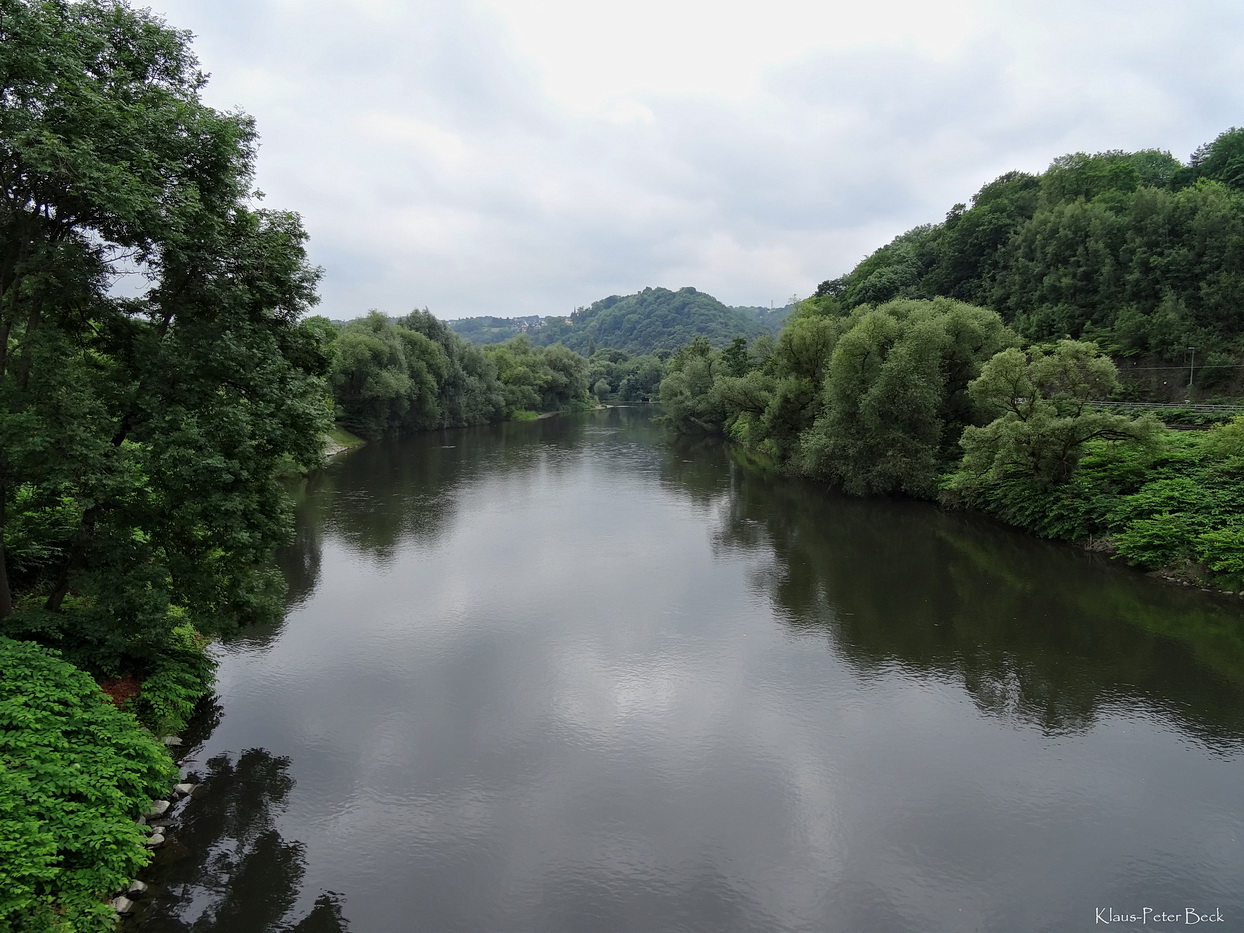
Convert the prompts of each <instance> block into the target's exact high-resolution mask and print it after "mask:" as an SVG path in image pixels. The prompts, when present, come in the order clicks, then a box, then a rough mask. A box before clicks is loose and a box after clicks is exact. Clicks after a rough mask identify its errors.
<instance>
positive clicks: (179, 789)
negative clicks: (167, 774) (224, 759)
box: [173, 784, 199, 797]
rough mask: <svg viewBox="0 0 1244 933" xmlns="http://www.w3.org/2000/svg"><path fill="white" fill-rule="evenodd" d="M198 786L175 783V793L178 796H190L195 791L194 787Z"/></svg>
mask: <svg viewBox="0 0 1244 933" xmlns="http://www.w3.org/2000/svg"><path fill="white" fill-rule="evenodd" d="M198 786H199V785H198V784H174V785H173V793H175V794H176V795H177V796H178V797H189V796H190V795H191V794H193V793H194V789H195V788H196V787H198Z"/></svg>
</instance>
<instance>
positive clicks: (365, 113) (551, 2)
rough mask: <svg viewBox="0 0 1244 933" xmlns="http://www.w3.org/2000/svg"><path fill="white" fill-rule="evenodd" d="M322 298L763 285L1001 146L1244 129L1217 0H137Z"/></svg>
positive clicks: (1234, 12) (811, 274)
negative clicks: (196, 74) (304, 233)
mask: <svg viewBox="0 0 1244 933" xmlns="http://www.w3.org/2000/svg"><path fill="white" fill-rule="evenodd" d="M151 4H152V8H153V10H154V11H155V12H156V13H158V14H161V15H163V16H164V17H165V18H166V19H167V21H168V23H169V24H170V25H171V26H175V27H177V28H181V29H189V30H191V31H192V32H193V33H194V34H195V36H196V39H195V43H194V47H195V50H196V52H197V54H198V56H199V58H200V60H201V62H202V65H203V67H204V69H205V70H206V71H208V72H210V73H211V74H212V79H211V81H210V83H209V85H208V88H207V90H206V93H205V99H206V100H207V102H208V103H210V104H212V105H213V106H216V107H219V108H224V109H228V108H241V109H243V110H245V111H247V112H249V113H251V114H253V115H254V116H255V117H256V119H257V120H258V124H259V132H260V135H261V138H262V148H261V149H260V154H259V187H260V188H261V189H262V190H263V191H265V192H266V193H267V201H266V204H267V205H268V206H270V207H274V208H282V209H290V210H295V211H298V212H299V213H300V214H302V216H303V220H304V223H305V225H306V227H307V229H308V231H309V232H310V234H311V255H312V259H313V260H314V261H315V262H316V263H318V264H319V265H321V266H323V267H324V270H325V271H324V279H323V283H322V286H321V293H322V295H323V303H322V305H321V307H320V311H321V312H322V313H325V314H328V315H329V316H330V317H336V318H348V317H355V316H357V315H359V314H362V313H364V312H366V311H367V310H368V309H370V308H378V309H380V310H383V311H386V312H388V313H393V314H399V313H404V312H406V311H409V310H410V309H412V308H416V307H420V308H421V307H428V308H430V309H431V310H432V311H433V312H434V313H435V314H437V315H438V316H440V317H443V318H456V317H465V316H470V315H478V314H496V315H502V316H511V315H519V314H567V313H569V312H571V311H572V310H573V309H574V308H575V307H576V306H580V305H586V304H589V303H591V302H592V301H595V300H596V299H598V298H603V297H605V296H607V295H610V294H629V293H632V292H635V291H637V290H639V289H641V288H643V287H644V286H648V285H651V286H665V287H667V288H680V287H682V286H684V285H692V286H695V287H696V288H698V289H700V290H701V291H706V292H709V293H711V294H713V295H716V296H717V297H718V298H720V299H722V300H723V301H725V302H726V303H727V304H733V305H766V306H767V305H768V304H769V303H770V302H771V301H772V302H773V303H774V304H776V305H781V304H784V303H785V302H786V300H787V299H789V298H790V297H791V296H792V295H794V294H798V295H799V296H801V297H804V296H806V295H808V294H810V293H811V292H812V291H813V290H814V289H815V287H816V285H817V283H818V282H820V281H822V280H824V279H827V278H832V277H835V276H837V275H840V274H842V273H843V272H846V271H848V270H849V269H850V268H851V267H852V266H854V265H855V263H856V262H858V261H859V260H860V259H862V258H863V257H864V256H865V255H867V254H868V253H869V252H871V251H872V250H874V249H876V248H877V247H878V246H881V245H883V244H884V243H886V242H888V241H889V240H890V239H892V238H893V237H894V236H896V235H897V234H899V233H901V232H903V231H904V230H907V229H909V228H911V227H913V226H915V225H917V224H921V223H928V222H933V221H939V220H941V219H942V218H943V217H944V216H945V213H946V211H947V210H948V209H949V208H950V207H951V205H953V204H954V203H955V202H956V201H965V202H966V201H968V200H969V199H970V197H971V195H972V194H973V193H974V192H975V191H976V190H977V189H979V188H980V187H981V185H983V184H984V183H986V182H988V181H990V180H992V179H993V178H995V177H997V176H998V175H1000V174H1001V173H1003V172H1005V171H1009V170H1011V169H1024V170H1027V171H1032V172H1039V171H1042V170H1044V168H1045V167H1046V166H1047V165H1048V164H1049V162H1050V160H1051V159H1053V158H1054V157H1056V156H1058V155H1061V154H1063V153H1066V152H1074V151H1087V152H1097V151H1101V150H1104V149H1128V150H1134V149H1144V148H1158V149H1165V150H1168V151H1170V152H1171V153H1172V154H1173V155H1175V156H1176V157H1178V158H1180V159H1183V160H1186V159H1187V157H1188V155H1189V153H1190V152H1191V151H1192V150H1193V149H1194V148H1195V147H1196V146H1197V145H1199V144H1200V143H1203V142H1207V141H1209V140H1212V139H1213V138H1214V137H1215V136H1217V135H1218V133H1220V132H1221V131H1222V130H1224V129H1227V128H1228V127H1230V126H1233V125H1237V124H1244V81H1241V80H1240V75H1241V74H1244V4H1241V3H1239V2H1238V0H1221V2H1219V0H1184V2H1180V3H1172V2H1170V0H1161V2H1155V0H1126V2H1122V0H1108V2H1106V0H1074V2H1067V0H1041V2H1014V3H1011V2H1004V0H976V2H974V0H942V2H927V0H924V2H886V0H880V2H877V0H874V2H871V3H868V4H863V3H853V4H850V5H847V4H837V3H832V2H824V0H822V2H819V3H813V2H795V0H767V2H766V3H764V4H760V3H758V2H752V3H748V4H741V5H738V6H734V7H732V6H731V5H728V4H723V3H720V2H714V3H709V2H706V0H627V2H626V3H618V2H615V0H596V2H585V0H457V2H454V0H353V2H350V0H332V2H329V0H210V2H209V0H151Z"/></svg>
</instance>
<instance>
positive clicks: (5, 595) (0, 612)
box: [0, 483, 13, 619]
mask: <svg viewBox="0 0 1244 933" xmlns="http://www.w3.org/2000/svg"><path fill="white" fill-rule="evenodd" d="M7 494H8V490H7V489H5V488H4V484H3V483H0V619H4V618H7V617H8V616H10V615H12V613H13V592H12V591H11V590H10V589H9V567H8V564H7V563H6V561H5V556H4V519H5V513H4V497H5V496H6V495H7Z"/></svg>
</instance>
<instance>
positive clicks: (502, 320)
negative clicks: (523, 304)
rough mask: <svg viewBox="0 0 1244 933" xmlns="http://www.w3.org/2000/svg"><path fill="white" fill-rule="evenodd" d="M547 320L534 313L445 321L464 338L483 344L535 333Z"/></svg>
mask: <svg viewBox="0 0 1244 933" xmlns="http://www.w3.org/2000/svg"><path fill="white" fill-rule="evenodd" d="M547 320H549V318H543V317H540V315H538V314H532V315H528V316H527V317H465V318H462V319H461V320H459V321H446V322H445V323H446V324H448V325H449V329H450V330H452V331H453V332H454V333H456V334H457V335H458V336H459V337H461V338H462V339H463V340H469V341H470V342H471V343H474V344H477V345H480V346H482V345H484V344H487V343H505V342H506V341H507V340H509V339H510V338H511V337H517V336H518V335H519V334H526V333H534V331H535V330H536V329H538V328H539V327H540V326H541V325H542V324H543V323H544V322H545V321H547Z"/></svg>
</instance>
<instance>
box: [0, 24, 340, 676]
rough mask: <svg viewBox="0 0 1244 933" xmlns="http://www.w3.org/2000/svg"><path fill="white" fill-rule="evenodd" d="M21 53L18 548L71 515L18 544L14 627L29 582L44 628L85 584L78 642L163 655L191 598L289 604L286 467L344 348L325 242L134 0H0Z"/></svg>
mask: <svg viewBox="0 0 1244 933" xmlns="http://www.w3.org/2000/svg"><path fill="white" fill-rule="evenodd" d="M0 49H3V53H2V54H0V178H2V179H3V183H4V197H3V201H2V202H0V533H3V537H2V538H0V540H3V539H7V538H8V537H9V534H8V532H9V527H10V523H11V522H12V521H13V520H14V516H15V512H16V510H17V509H18V508H19V505H18V504H19V502H20V503H22V504H21V506H20V508H21V509H22V510H33V511H35V512H40V511H43V512H47V511H48V510H52V509H55V510H57V514H58V515H59V516H60V518H61V519H62V520H61V521H60V522H59V524H58V525H57V527H58V528H59V529H60V532H59V536H58V537H57V538H55V539H54V540H48V541H45V542H44V545H45V550H46V551H47V552H48V554H47V559H46V560H45V561H44V562H43V563H42V564H40V565H39V567H38V568H37V569H36V570H33V571H30V572H28V573H24V574H23V575H22V576H21V577H20V578H11V576H10V571H11V570H12V569H13V568H12V567H11V566H10V564H9V562H8V561H7V560H6V559H4V554H3V550H2V547H3V546H2V545H0V618H3V617H5V616H9V615H10V614H11V613H12V612H13V610H14V605H15V603H14V599H13V596H14V586H11V580H12V583H13V584H15V588H16V589H17V595H19V596H26V597H28V598H27V599H26V600H25V601H24V602H23V603H22V611H23V619H25V620H26V623H27V624H30V625H34V626H35V627H36V628H38V629H39V630H40V631H44V632H47V631H49V630H55V629H57V628H58V627H59V628H63V627H64V626H63V625H62V624H61V623H58V622H56V621H55V617H57V616H60V615H61V614H62V613H63V611H64V609H65V608H66V606H67V603H66V599H67V597H68V596H69V595H71V594H72V595H74V596H75V597H76V598H77V599H78V600H79V603H80V605H81V606H83V607H84V613H85V617H86V618H87V619H88V620H89V622H90V624H89V625H83V626H80V627H79V629H78V632H77V634H78V635H80V636H81V637H84V638H86V637H91V638H95V639H96V640H97V641H98V642H99V644H100V646H101V648H102V649H104V650H105V652H106V653H108V654H111V656H114V657H115V656H117V655H118V654H120V653H128V654H129V655H130V656H138V657H143V656H148V655H150V654H151V653H152V652H155V651H158V650H159V645H160V644H161V640H162V639H163V638H164V637H166V635H167V632H168V631H169V630H170V628H171V626H172V624H173V623H172V621H171V615H172V613H171V612H170V609H171V607H186V608H188V609H190V610H191V611H192V614H193V617H194V619H195V621H196V623H197V624H198V625H200V626H201V628H202V629H204V630H206V631H209V632H221V631H227V630H229V628H230V627H231V626H233V625H235V624H236V623H237V622H238V621H239V620H241V619H245V618H253V617H255V616H256V615H258V614H263V613H265V612H271V611H275V610H276V609H277V608H278V604H277V601H276V600H275V594H276V588H277V580H278V578H277V576H276V575H275V573H274V572H273V570H272V569H271V567H270V563H269V558H270V555H271V552H272V549H273V548H274V547H275V546H276V545H277V544H279V543H281V542H282V541H283V540H284V538H285V536H286V534H287V532H288V530H289V509H288V505H287V502H286V499H285V496H284V494H283V492H282V490H281V487H280V485H279V483H278V480H277V473H278V470H280V469H281V468H283V467H286V466H288V465H289V464H294V465H309V464H312V463H314V462H316V461H317V460H318V458H319V456H320V452H321V446H322V436H323V435H322V432H323V428H324V426H325V424H326V419H327V415H328V411H327V409H326V407H325V405H324V398H325V396H326V389H325V385H324V383H323V380H322V374H323V372H324V370H325V368H326V364H327V360H326V357H325V354H324V352H323V342H322V339H321V336H320V335H317V333H316V332H315V331H314V330H313V329H309V328H306V327H304V326H303V325H302V324H301V323H300V317H301V316H302V314H303V313H304V311H305V310H306V309H307V308H308V307H309V306H310V305H311V304H313V303H314V302H315V301H316V295H315V285H316V282H317V279H318V275H319V273H318V270H316V269H314V268H312V267H311V266H310V265H309V264H308V263H307V259H306V254H305V240H306V234H305V233H304V232H303V229H302V227H301V224H300V222H299V220H298V218H297V217H296V216H295V215H293V214H289V213H283V212H277V211H265V210H259V209H257V208H256V207H255V206H254V201H253V193H252V182H253V168H254V154H255V144H256V135H255V129H254V125H253V123H252V121H251V119H250V118H249V117H248V116H246V115H244V114H240V113H220V112H218V111H216V110H213V109H212V108H210V107H208V106H206V105H205V104H203V103H202V102H201V100H200V99H199V93H200V91H201V89H202V87H203V85H204V82H205V78H204V76H203V75H202V74H201V72H199V70H198V67H197V63H196V61H195V59H194V56H193V54H192V53H191V51H190V48H189V44H188V34H186V33H183V32H178V31H176V30H173V29H169V28H168V27H167V26H166V25H165V24H164V23H163V22H162V21H161V20H159V19H158V18H156V17H155V16H153V15H152V14H151V13H150V12H147V11H135V10H132V9H130V8H129V7H128V6H126V5H125V4H124V3H122V2H110V0H84V2H67V0H39V2H23V0H0ZM134 270H138V274H139V275H138V277H140V278H142V279H144V280H145V281H146V283H147V288H146V290H145V291H144V292H143V293H142V294H140V295H138V296H137V297H120V296H119V295H118V294H117V293H116V292H115V291H114V290H113V288H112V286H113V285H114V284H115V283H116V282H117V281H118V280H119V279H120V277H121V276H122V275H126V274H131V275H133V274H134ZM66 517H67V518H66ZM28 524H29V523H28ZM35 595H38V596H40V597H41V599H42V607H41V609H37V608H36V603H35V602H33V601H32V599H31V597H34V596H35ZM40 613H42V614H43V615H42V616H40V618H42V619H43V621H41V622H37V623H36V622H35V621H33V620H34V619H35V617H36V616H39V614H40ZM49 617H50V618H51V621H49Z"/></svg>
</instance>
